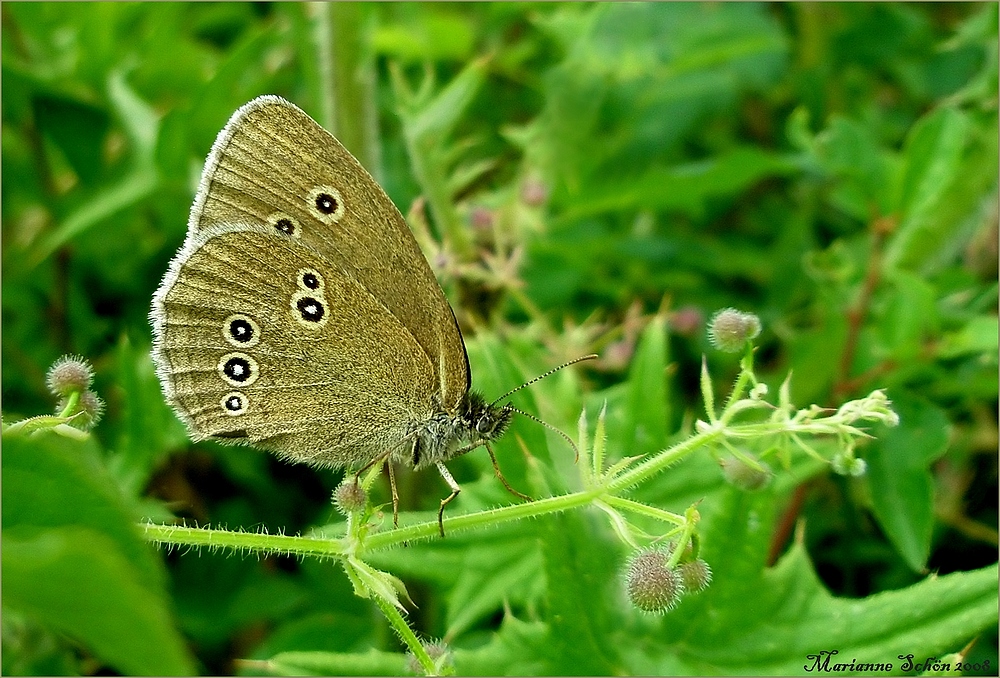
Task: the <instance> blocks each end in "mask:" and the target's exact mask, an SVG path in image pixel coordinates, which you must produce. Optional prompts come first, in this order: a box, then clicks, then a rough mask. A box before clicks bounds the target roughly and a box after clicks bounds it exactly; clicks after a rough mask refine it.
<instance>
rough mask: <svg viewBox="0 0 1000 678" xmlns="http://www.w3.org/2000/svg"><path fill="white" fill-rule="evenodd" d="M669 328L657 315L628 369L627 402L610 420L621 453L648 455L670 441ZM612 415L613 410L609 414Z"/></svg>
mask: <svg viewBox="0 0 1000 678" xmlns="http://www.w3.org/2000/svg"><path fill="white" fill-rule="evenodd" d="M667 350H668V349H667V328H666V321H665V320H664V319H663V318H662V317H661V316H657V317H656V318H654V319H653V321H652V322H650V323H649V325H648V326H647V327H646V329H645V330H643V333H642V336H641V337H640V338H639V343H638V345H637V346H636V350H635V357H634V358H633V359H632V365H631V367H630V368H629V376H628V381H627V382H626V387H625V388H626V390H625V401H624V402H623V403H622V405H623V407H622V408H621V410H618V408H615V410H612V412H614V411H616V410H617V411H618V412H623V414H619V415H618V416H614V417H611V416H609V419H608V435H609V437H610V438H611V440H615V441H617V447H618V448H619V450H620V453H621V456H623V457H633V456H636V455H642V454H649V453H651V452H655V451H657V450H660V449H662V448H663V447H665V446H666V444H667V433H668V431H669V428H670V426H671V425H672V422H671V416H672V413H671V408H670V401H669V398H668V396H667ZM609 414H610V413H609Z"/></svg>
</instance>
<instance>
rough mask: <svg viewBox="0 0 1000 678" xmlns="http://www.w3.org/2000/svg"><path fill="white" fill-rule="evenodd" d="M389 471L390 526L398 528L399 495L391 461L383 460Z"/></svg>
mask: <svg viewBox="0 0 1000 678" xmlns="http://www.w3.org/2000/svg"><path fill="white" fill-rule="evenodd" d="M385 467H386V468H387V469H388V470H389V489H390V490H391V491H392V526H393V527H399V493H398V492H396V473H395V472H394V471H393V470H392V459H386V460H385Z"/></svg>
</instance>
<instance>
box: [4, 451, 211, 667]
mask: <svg viewBox="0 0 1000 678" xmlns="http://www.w3.org/2000/svg"><path fill="white" fill-rule="evenodd" d="M95 456H96V455H95V453H94V451H93V449H91V448H89V447H87V446H86V445H84V444H81V443H79V442H77V441H71V440H67V439H65V438H60V437H58V436H55V435H37V436H34V437H32V438H30V439H19V438H17V437H12V438H5V439H4V454H3V459H2V462H3V479H4V492H3V516H4V523H3V530H4V537H3V541H4V547H5V548H4V551H3V569H4V572H3V577H4V605H5V606H10V607H11V608H12V609H20V610H23V611H25V612H28V613H30V614H31V615H33V616H35V617H37V618H39V619H40V620H42V621H43V622H44V623H45V624H47V625H49V626H51V627H52V628H56V629H59V630H60V631H62V632H64V633H67V634H69V635H71V636H73V637H74V638H76V639H77V640H79V641H80V642H82V643H83V644H84V645H85V646H87V647H88V648H89V649H91V650H92V651H93V652H94V653H95V654H97V655H98V656H99V657H100V658H101V659H102V660H104V661H106V662H108V663H109V664H110V665H112V666H114V667H115V668H117V669H118V670H120V671H121V672H123V673H136V674H154V675H155V674H189V673H191V671H192V670H193V667H192V664H191V660H190V658H189V655H188V654H187V650H186V648H185V647H184V644H183V641H182V640H181V637H180V635H179V634H178V632H177V630H176V628H175V627H174V626H173V621H172V616H171V614H170V612H169V608H168V606H167V604H166V600H165V593H164V577H163V572H162V570H161V565H160V563H159V562H158V560H157V559H156V558H155V557H154V556H153V554H152V552H151V550H150V547H149V546H147V545H146V544H145V543H144V542H143V541H142V539H141V537H140V536H139V533H138V529H137V528H136V525H135V521H136V511H135V510H134V509H132V508H130V507H126V506H125V504H124V502H123V501H122V498H121V496H120V495H119V494H118V493H117V492H116V490H115V485H114V483H113V481H112V480H111V478H110V477H109V476H108V475H107V473H106V472H104V471H103V469H101V468H100V466H99V463H98V461H97V459H96V458H95ZM43 583H44V584H43Z"/></svg>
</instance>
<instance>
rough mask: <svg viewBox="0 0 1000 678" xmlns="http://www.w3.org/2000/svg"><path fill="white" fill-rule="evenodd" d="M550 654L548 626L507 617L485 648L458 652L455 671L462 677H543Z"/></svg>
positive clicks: (456, 653)
mask: <svg viewBox="0 0 1000 678" xmlns="http://www.w3.org/2000/svg"><path fill="white" fill-rule="evenodd" d="M548 653H549V638H548V626H547V625H546V624H544V623H543V622H539V621H534V622H527V621H521V620H519V619H516V618H514V617H511V616H510V615H508V616H506V617H504V620H503V623H502V624H501V626H500V630H499V631H497V632H496V633H494V634H493V635H492V636H491V637H490V642H489V643H487V644H486V645H483V646H482V647H477V648H475V649H466V650H463V649H456V650H455V671H456V673H457V674H458V675H460V676H540V675H544V674H545V673H546V666H547V659H548Z"/></svg>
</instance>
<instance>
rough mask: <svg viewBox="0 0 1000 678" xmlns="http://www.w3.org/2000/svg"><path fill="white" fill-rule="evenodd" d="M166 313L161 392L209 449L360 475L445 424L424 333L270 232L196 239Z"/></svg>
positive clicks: (218, 230) (207, 234)
mask: <svg viewBox="0 0 1000 678" xmlns="http://www.w3.org/2000/svg"><path fill="white" fill-rule="evenodd" d="M153 315H154V335H155V344H154V358H155V361H156V363H157V366H158V371H159V376H160V379H161V382H162V383H163V384H164V390H165V392H166V395H167V397H168V399H169V400H170V401H171V403H172V404H173V405H174V406H175V407H176V408H177V410H178V411H179V412H180V413H181V415H182V417H183V418H184V419H185V420H186V422H187V424H188V425H189V427H190V428H191V430H192V431H193V432H194V435H195V437H197V438H204V437H215V438H221V439H224V440H226V439H228V440H235V441H241V442H249V443H253V444H255V445H258V446H261V447H264V448H268V449H272V450H274V451H276V452H279V453H281V454H283V455H285V456H287V457H290V458H293V459H296V460H298V461H306V462H311V463H314V464H318V465H324V466H341V465H359V464H361V463H364V462H367V461H370V460H371V459H374V458H375V456H377V455H378V454H379V453H384V452H388V451H393V450H394V451H396V452H398V453H400V454H405V452H406V449H405V447H406V441H407V440H412V439H413V436H412V434H413V431H414V427H415V426H417V425H418V424H419V423H420V422H426V421H427V420H428V419H429V418H430V417H431V416H432V415H433V413H434V409H435V404H434V402H433V399H432V394H433V393H434V392H435V390H436V384H435V379H436V374H435V370H434V365H433V363H432V362H431V360H430V358H429V356H428V355H427V352H426V351H425V350H424V349H423V347H422V346H421V345H420V344H419V342H418V341H417V340H416V338H415V337H414V336H413V333H412V332H411V331H410V329H409V328H408V327H407V326H406V325H405V324H403V322H401V320H400V319H399V317H398V316H396V315H395V314H394V313H393V312H392V311H391V310H390V309H389V308H387V307H386V305H385V304H383V303H382V301H381V300H380V299H378V298H377V297H376V296H375V295H373V294H372V293H371V292H370V291H369V290H368V289H366V288H365V287H364V286H363V285H362V284H360V283H359V282H358V281H357V280H356V279H355V278H354V277H352V276H351V275H347V274H345V273H343V272H342V271H341V270H340V268H339V267H338V266H337V265H335V263H334V262H332V261H331V260H330V259H329V258H327V257H325V256H324V255H323V254H322V253H321V252H319V251H318V250H317V249H315V248H314V247H311V246H310V245H308V244H306V243H304V242H302V241H301V240H299V239H297V238H295V237H293V236H290V235H286V234H283V233H280V232H277V231H275V230H273V229H270V228H268V227H267V226H262V225H252V224H249V225H248V224H238V225H215V226H211V227H209V228H207V229H203V230H201V231H200V232H199V233H198V234H197V235H195V236H193V237H192V238H191V239H190V240H189V242H188V243H187V244H186V245H185V247H184V248H183V249H182V250H181V252H180V253H179V254H178V255H177V258H176V259H175V260H174V262H173V263H172V264H171V267H170V270H169V271H168V273H167V276H166V278H165V279H164V282H163V285H162V286H161V288H160V290H159V291H158V292H157V295H156V297H155V299H154V311H153Z"/></svg>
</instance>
